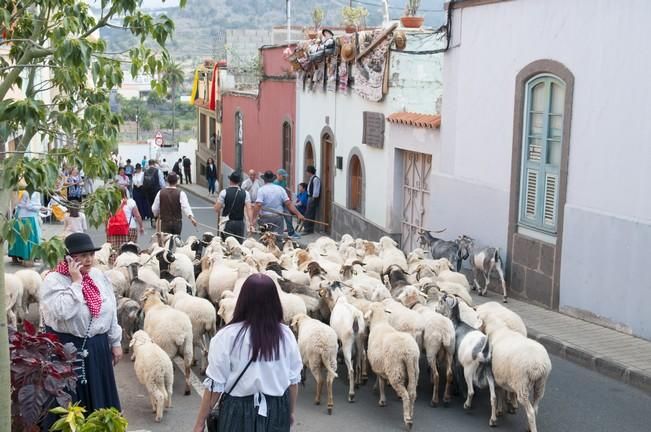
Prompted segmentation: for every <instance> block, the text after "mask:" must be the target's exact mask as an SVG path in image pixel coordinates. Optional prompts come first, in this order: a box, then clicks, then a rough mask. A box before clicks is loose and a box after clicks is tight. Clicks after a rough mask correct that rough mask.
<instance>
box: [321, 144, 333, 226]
mask: <svg viewBox="0 0 651 432" xmlns="http://www.w3.org/2000/svg"><path fill="white" fill-rule="evenodd" d="M333 161H334V140H333V138H332V135H330V133H328V132H326V133H324V134H323V135H321V175H320V176H319V177H321V203H320V204H321V212H320V213H321V220H322V221H323V222H325V223H326V224H327V225H324V231H325V232H326V233H328V234H329V233H330V232H331V231H330V228H331V226H330V225H331V223H332V200H333V183H334V171H333V169H332V164H333ZM317 174H318V173H317Z"/></svg>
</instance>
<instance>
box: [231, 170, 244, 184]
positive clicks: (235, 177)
mask: <svg viewBox="0 0 651 432" xmlns="http://www.w3.org/2000/svg"><path fill="white" fill-rule="evenodd" d="M228 179H229V180H230V181H232V182H233V183H239V182H241V181H242V175H241V174H240V172H239V171H233V172H232V173H231V175H229V176H228Z"/></svg>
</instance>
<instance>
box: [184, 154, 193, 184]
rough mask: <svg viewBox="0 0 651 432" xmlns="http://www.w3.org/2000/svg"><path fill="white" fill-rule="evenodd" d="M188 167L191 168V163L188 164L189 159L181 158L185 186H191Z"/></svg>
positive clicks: (190, 175)
mask: <svg viewBox="0 0 651 432" xmlns="http://www.w3.org/2000/svg"><path fill="white" fill-rule="evenodd" d="M190 166H192V162H190V158H186V157H185V156H183V173H184V174H185V182H186V183H187V184H192V174H191V173H190Z"/></svg>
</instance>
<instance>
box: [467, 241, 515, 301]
mask: <svg viewBox="0 0 651 432" xmlns="http://www.w3.org/2000/svg"><path fill="white" fill-rule="evenodd" d="M471 263H472V276H473V286H472V289H473V290H475V289H476V290H477V292H478V293H479V295H480V296H485V295H486V291H487V290H488V284H489V283H490V276H491V273H492V271H493V270H496V271H497V275H498V276H499V279H500V284H501V286H502V302H503V303H507V295H506V282H505V281H504V270H503V268H504V263H503V262H502V258H501V257H500V251H499V249H497V248H492V247H489V248H484V249H482V250H480V251H478V252H473V254H472V259H471ZM479 272H481V273H482V276H484V289H483V290H482V289H481V287H480V286H479V282H477V275H478V274H479Z"/></svg>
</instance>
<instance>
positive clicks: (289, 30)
mask: <svg viewBox="0 0 651 432" xmlns="http://www.w3.org/2000/svg"><path fill="white" fill-rule="evenodd" d="M286 7H287V46H289V44H290V42H291V41H292V1H291V0H286Z"/></svg>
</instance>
